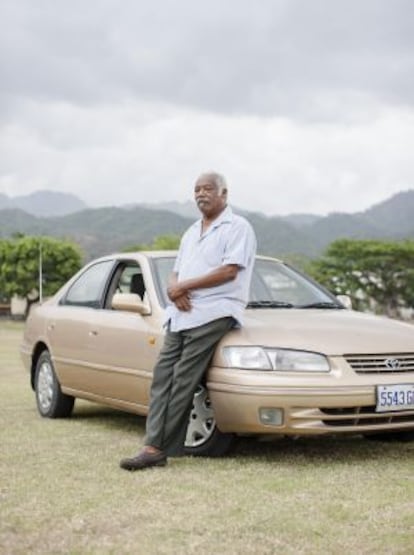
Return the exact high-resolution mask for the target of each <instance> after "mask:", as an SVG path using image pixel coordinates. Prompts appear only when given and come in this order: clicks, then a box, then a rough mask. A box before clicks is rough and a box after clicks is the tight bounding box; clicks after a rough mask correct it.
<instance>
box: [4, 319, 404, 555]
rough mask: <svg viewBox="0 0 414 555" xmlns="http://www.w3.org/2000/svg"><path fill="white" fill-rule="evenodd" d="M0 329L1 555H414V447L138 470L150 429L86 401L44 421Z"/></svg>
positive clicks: (239, 450)
mask: <svg viewBox="0 0 414 555" xmlns="http://www.w3.org/2000/svg"><path fill="white" fill-rule="evenodd" d="M21 333H22V324H19V323H13V322H5V321H1V320H0V403H1V405H0V406H1V410H0V430H1V449H0V553H1V554H7V555H9V554H10V555H11V554H39V555H40V554H42V555H44V554H52V553H53V554H61V553H65V554H73V555H74V554H114V555H117V554H124V553H125V554H136V553H138V554H153V553H160V554H162V553H168V554H187V553H197V554H200V555H202V554H213V553H215V554H221V553H223V554H224V553H225V554H246V553H257V554H275V553H277V554H279V553H280V554H283V555H284V554H295V555H296V554H322V553H323V554H330V553H332V554H351V553H352V554H355V553H357V554H371V553H372V554H374V553H375V554H376V555H377V554H407V555H408V554H410V555H411V554H412V553H413V552H414V443H379V442H371V441H365V440H363V439H362V438H345V439H330V438H324V439H307V440H305V439H300V440H280V441H278V442H275V443H259V442H255V441H252V440H250V441H248V440H243V441H240V443H239V444H238V446H237V447H236V449H235V450H234V452H233V453H232V455H231V456H229V457H227V458H223V459H196V458H182V459H175V460H172V461H171V464H169V466H167V467H166V468H157V469H150V470H146V471H144V472H141V473H140V472H136V473H128V472H125V471H122V470H120V469H119V467H118V463H119V459H120V458H121V457H123V456H128V455H131V454H133V453H134V452H135V451H136V450H137V448H138V445H139V444H140V442H141V439H142V436H143V433H144V419H143V418H139V417H136V416H131V415H126V414H122V413H119V412H116V411H113V410H111V409H108V408H102V407H99V406H97V405H93V404H89V403H86V402H79V401H77V403H76V406H75V411H74V414H73V417H72V418H70V419H67V420H47V419H42V418H40V417H39V416H38V414H37V410H36V406H35V400H34V396H33V393H32V391H31V390H30V387H29V380H28V376H27V375H26V373H25V371H24V369H23V367H22V364H21V362H20V359H19V355H18V346H19V342H20V338H21Z"/></svg>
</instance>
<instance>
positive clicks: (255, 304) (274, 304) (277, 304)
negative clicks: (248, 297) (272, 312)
mask: <svg viewBox="0 0 414 555" xmlns="http://www.w3.org/2000/svg"><path fill="white" fill-rule="evenodd" d="M247 308H293V304H292V303H285V302H283V301H250V302H249V303H248V305H247Z"/></svg>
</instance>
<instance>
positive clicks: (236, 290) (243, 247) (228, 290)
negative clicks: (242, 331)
mask: <svg viewBox="0 0 414 555" xmlns="http://www.w3.org/2000/svg"><path fill="white" fill-rule="evenodd" d="M201 223H202V222H201V219H200V220H198V221H197V222H195V223H194V224H193V225H192V226H191V227H190V228H189V229H188V230H187V231H186V232H185V233H184V235H183V237H182V239H181V244H180V248H179V251H178V255H177V259H176V262H175V265H174V272H176V273H177V274H178V281H184V280H187V279H192V278H196V277H199V276H201V275H204V274H208V273H210V272H212V271H213V270H216V269H217V268H219V267H220V266H225V265H227V264H237V266H239V271H238V273H237V276H236V278H235V279H234V280H232V281H228V282H227V283H223V284H222V285H218V286H216V287H208V288H204V289H196V290H193V291H191V292H190V295H191V304H192V308H191V310H190V311H188V312H184V311H180V310H178V309H177V307H176V306H175V305H174V304H173V303H170V304H169V305H168V307H167V309H166V319H167V321H168V320H169V321H170V329H171V331H181V330H184V329H190V328H194V327H196V326H201V325H203V324H207V323H208V322H211V321H212V320H217V319H218V318H223V317H225V316H233V318H235V319H236V321H237V322H238V324H239V325H241V324H242V318H243V312H244V308H245V306H246V304H247V302H248V296H249V287H250V280H251V275H252V270H253V264H254V257H255V254H256V236H255V233H254V231H253V228H252V226H251V225H250V224H249V222H248V221H247V220H246V219H245V218H243V217H242V216H237V215H236V214H233V211H232V209H231V208H230V207H226V208H225V209H224V210H223V212H221V214H220V215H219V216H218V217H217V218H216V220H214V222H213V223H212V224H211V225H210V227H209V228H208V229H207V231H206V232H205V233H204V234H202V226H201Z"/></svg>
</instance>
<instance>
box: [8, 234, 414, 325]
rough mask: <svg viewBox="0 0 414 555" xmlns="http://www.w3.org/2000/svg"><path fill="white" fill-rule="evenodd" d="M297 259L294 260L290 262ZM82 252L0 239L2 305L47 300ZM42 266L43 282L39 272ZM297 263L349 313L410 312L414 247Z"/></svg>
mask: <svg viewBox="0 0 414 555" xmlns="http://www.w3.org/2000/svg"><path fill="white" fill-rule="evenodd" d="M179 241H180V237H179V236H178V235H161V236H158V237H156V238H155V239H154V240H153V242H152V243H151V244H145V245H144V244H138V245H130V246H127V247H125V248H124V249H123V250H124V252H128V251H129V252H131V251H136V250H173V249H176V248H177V247H178V245H179ZM292 258H293V259H295V257H292ZM82 259H83V253H82V251H81V249H80V247H79V246H78V245H77V244H76V243H74V242H72V241H67V240H61V239H55V238H51V237H33V236H24V235H15V236H13V237H11V238H8V239H0V303H1V302H3V303H5V302H8V301H10V299H11V298H12V297H13V296H14V295H17V296H19V297H22V298H25V299H26V300H27V312H28V310H29V309H30V305H31V304H33V303H35V302H38V300H39V292H40V288H42V290H43V295H44V296H45V297H48V296H51V295H53V294H54V293H56V291H57V290H58V289H59V288H60V287H61V286H62V285H63V284H64V283H65V282H66V281H67V280H68V279H69V278H70V277H71V276H72V275H73V274H74V273H75V272H77V271H78V270H79V269H80V268H81V266H82ZM40 260H41V261H42V282H41V286H40V281H39V266H40ZM296 262H300V265H301V266H302V269H304V270H305V272H306V273H308V274H309V275H310V276H311V277H313V278H314V279H316V281H318V282H319V283H321V284H322V285H324V286H325V287H326V288H327V289H328V290H330V291H331V292H333V293H334V294H336V295H340V294H341V295H348V296H349V297H351V299H352V305H353V308H355V309H356V310H362V311H372V312H376V313H378V314H385V315H387V316H391V317H400V316H401V314H402V311H403V310H404V309H407V308H408V309H413V308H414V241H412V240H405V241H377V240H354V239H339V240H336V241H334V242H333V243H331V244H330V245H329V247H328V248H327V250H326V251H325V253H324V254H323V256H322V257H321V258H318V259H315V260H311V261H309V260H308V261H304V260H303V259H301V260H299V259H296Z"/></svg>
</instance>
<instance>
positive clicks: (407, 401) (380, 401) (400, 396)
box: [375, 384, 414, 412]
mask: <svg viewBox="0 0 414 555" xmlns="http://www.w3.org/2000/svg"><path fill="white" fill-rule="evenodd" d="M410 409H413V410H414V384H400V385H378V386H377V406H376V409H375V410H376V412H388V411H398V410H410Z"/></svg>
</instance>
